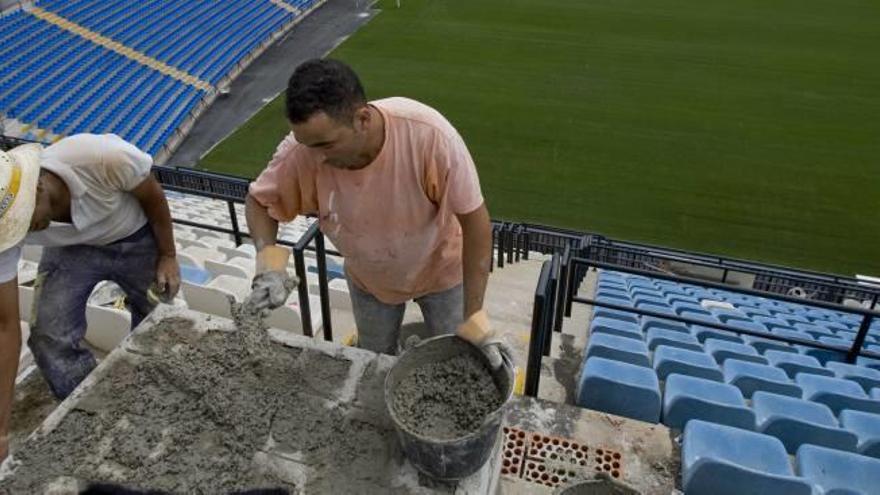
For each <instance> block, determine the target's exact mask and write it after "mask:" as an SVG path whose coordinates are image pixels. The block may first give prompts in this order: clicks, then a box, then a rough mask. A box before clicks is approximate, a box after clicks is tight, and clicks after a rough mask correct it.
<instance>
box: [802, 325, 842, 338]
mask: <svg viewBox="0 0 880 495" xmlns="http://www.w3.org/2000/svg"><path fill="white" fill-rule="evenodd" d="M792 326H793V327H794V328H795V329H797V330H799V331H801V332H805V333H808V334H810V335H811V336H812V337H813V338H814V339H818V338H819V337H834V336H835V333H834V332H832V331H831V330H828V329H827V328H824V327H820V326H818V325H813V324H812V323H795V324H793V325H792Z"/></svg>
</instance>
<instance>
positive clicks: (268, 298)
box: [245, 271, 299, 312]
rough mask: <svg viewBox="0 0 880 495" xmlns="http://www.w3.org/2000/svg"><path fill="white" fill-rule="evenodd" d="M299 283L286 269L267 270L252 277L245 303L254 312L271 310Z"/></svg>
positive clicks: (281, 303) (285, 299) (285, 298)
mask: <svg viewBox="0 0 880 495" xmlns="http://www.w3.org/2000/svg"><path fill="white" fill-rule="evenodd" d="M297 285H299V279H298V278H296V276H290V275H288V274H287V272H286V271H268V272H263V273H260V274H258V275H257V276H256V277H254V282H253V284H251V289H253V290H251V293H250V295H249V296H248V297H247V299H246V300H245V305H247V306H249V307H250V308H252V309H253V310H254V311H255V312H257V311H263V310H267V309H268V310H272V309H275V308H277V307H279V306H281V305H283V304H284V303H285V302H286V301H287V298H288V296H290V293H291V292H292V291H293V289H294V288H296V286H297Z"/></svg>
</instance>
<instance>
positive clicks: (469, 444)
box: [385, 335, 514, 481]
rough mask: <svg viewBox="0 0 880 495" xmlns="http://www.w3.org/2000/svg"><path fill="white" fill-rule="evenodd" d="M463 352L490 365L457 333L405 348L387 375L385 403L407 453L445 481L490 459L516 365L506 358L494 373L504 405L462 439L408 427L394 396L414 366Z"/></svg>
mask: <svg viewBox="0 0 880 495" xmlns="http://www.w3.org/2000/svg"><path fill="white" fill-rule="evenodd" d="M462 354H470V355H472V356H474V357H476V358H477V359H479V360H480V361H482V362H484V363H486V365H487V367H488V361H487V360H486V356H484V355H483V352H482V351H481V350H480V349H478V348H477V347H475V346H474V345H472V344H470V343H468V342H466V341H464V340H462V339H460V338H459V337H456V336H454V335H443V336H440V337H433V338H430V339H427V340H423V341H421V342H420V343H419V344H417V345H415V346H414V347H412V348H411V349H409V350H408V351H406V352H405V353H404V354H403V355H402V356H400V358H398V360H397V363H396V364H395V365H394V366H393V367H392V368H391V370H390V371H389V372H388V376H387V377H386V378H385V405H386V407H387V408H388V414H389V415H390V416H391V420H392V422H393V423H394V428H395V430H396V431H397V436H398V438H399V439H400V444H401V446H402V448H403V452H404V454H405V455H406V457H407V458H408V459H409V460H410V462H412V463H413V465H414V466H415V467H416V468H417V469H418V470H419V471H421V472H423V473H425V474H427V475H428V476H431V477H432V478H435V479H439V480H445V481H453V480H459V479H462V478H466V477H467V476H470V475H471V474H473V473H475V472H477V471H478V470H479V469H480V468H481V467H482V466H483V464H485V463H486V461H487V460H488V459H489V455H490V454H491V453H492V449H493V448H494V446H495V443H496V441H497V439H498V433H499V430H500V429H501V420H502V417H503V415H504V408H505V405H506V404H507V402H508V401H509V400H510V397H511V396H512V395H513V384H514V383H513V382H514V380H513V378H514V376H513V367H512V366H511V364H510V363H509V362H507V361H506V360H505V363H504V365H502V366H501V368H499V369H498V370H495V371H494V372H493V379H494V380H495V385H496V386H497V387H498V390H499V391H500V392H501V397H503V399H504V401H503V402H502V404H501V406H499V407H498V409H496V410H495V411H493V412H491V413H490V414H489V415H487V416H486V419H485V420H484V421H483V424H482V425H481V426H480V428H478V429H477V430H476V431H474V432H472V433H469V434H468V435H465V436H462V437H459V438H453V439H442V440H441V439H436V438H428V437H424V436H421V435H419V434H417V433H415V432H413V431H411V430H409V429H407V427H406V426H405V425H404V424H403V422H401V421H400V419H399V418H398V416H397V413H396V412H395V411H394V405H393V401H392V397H394V391H395V390H396V389H397V384H398V383H399V382H400V381H401V380H403V379H404V378H405V377H406V376H408V375H409V374H410V372H411V371H412V370H413V369H415V368H417V367H420V366H423V365H425V364H426V363H432V362H440V361H445V360H447V359H450V358H452V357H455V356H460V355H462Z"/></svg>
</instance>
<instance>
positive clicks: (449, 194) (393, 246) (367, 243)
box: [250, 98, 483, 304]
mask: <svg viewBox="0 0 880 495" xmlns="http://www.w3.org/2000/svg"><path fill="white" fill-rule="evenodd" d="M371 105H373V106H374V107H375V108H377V109H378V110H379V111H380V112H381V113H382V117H383V118H384V119H385V143H384V144H383V146H382V150H381V151H380V152H379V155H378V156H377V157H376V159H375V160H374V161H373V162H372V163H371V164H369V165H367V166H366V167H364V168H362V169H360V170H342V169H337V168H333V167H331V166H329V165H324V164H321V163H320V160H321V158H320V155H319V152H317V151H315V150H312V149H310V148H308V147H307V146H304V145H302V144H300V143H298V142H297V141H296V139H295V138H294V136H293V133H291V134H289V135H288V136H287V137H286V138H285V139H284V141H282V142H281V144H280V145H279V146H278V150H277V151H276V152H275V156H274V157H273V158H272V161H270V162H269V166H268V167H266V170H264V171H263V172H262V173H261V174H260V176H259V177H258V178H257V180H256V181H254V182H253V183H251V185H250V194H251V195H252V196H253V197H254V198H255V199H256V200H257V201H258V202H259V203H260V204H262V205H263V206H265V207H266V208H267V209H268V211H269V215H271V216H272V218H274V219H276V220H278V221H281V222H288V221H291V220H293V218H294V217H295V216H296V215H298V214H317V215H318V217H319V220H320V226H321V231H322V232H323V233H324V234H325V235H326V236H327V237H328V238H330V240H331V241H332V242H333V244H334V245H335V246H336V248H337V249H338V250H339V252H341V253H342V255H343V256H345V269H346V274H347V275H348V277H349V278H350V279H351V281H352V282H353V283H354V284H355V285H356V286H357V287H359V288H361V289H363V290H365V291H367V292H369V293H370V294H372V295H374V296H375V297H376V298H377V299H379V300H380V301H382V302H384V303H386V304H399V303H402V302H405V301H407V300H410V299H413V298H416V297H420V296H422V295H425V294H429V293H433V292H438V291H442V290H445V289H449V288H451V287H454V286H456V285H458V284H459V283H461V281H462V262H461V249H462V238H461V225H460V224H459V223H458V219H457V218H456V216H455V215H456V214H466V213H471V212H473V211H474V210H476V209H477V208H479V207H480V206H481V205H482V204H483V195H482V193H481V192H480V181H479V178H478V177H477V170H476V167H475V166H474V161H473V159H472V158H471V155H470V153H469V152H468V150H467V147H466V146H465V144H464V141H463V140H462V138H461V136H459V134H458V132H457V131H456V130H455V128H454V127H452V125H451V124H450V123H449V122H448V121H447V120H446V119H445V118H444V117H443V116H442V115H440V113H439V112H437V111H436V110H434V109H432V108H431V107H429V106H427V105H424V104H422V103H419V102H417V101H414V100H410V99H407V98H387V99H384V100H378V101H374V102H371Z"/></svg>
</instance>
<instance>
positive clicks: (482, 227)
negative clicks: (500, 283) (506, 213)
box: [457, 203, 492, 320]
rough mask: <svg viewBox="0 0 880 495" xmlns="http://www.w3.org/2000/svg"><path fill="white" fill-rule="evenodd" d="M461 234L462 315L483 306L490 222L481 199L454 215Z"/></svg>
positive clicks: (490, 230)
mask: <svg viewBox="0 0 880 495" xmlns="http://www.w3.org/2000/svg"><path fill="white" fill-rule="evenodd" d="M457 217H458V221H459V223H461V231H462V237H463V247H462V264H463V270H464V319H465V320H467V319H468V318H469V317H470V316H471V315H472V314H474V313H476V312H477V311H479V310H481V309H483V298H484V297H485V295H486V284H487V283H488V281H489V267H490V265H491V264H492V224H491V222H490V220H489V210H488V209H486V204H485V203H483V204H482V205H481V206H480V207H479V208H477V209H476V210H474V211H472V212H470V213H468V214H465V215H457Z"/></svg>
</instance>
